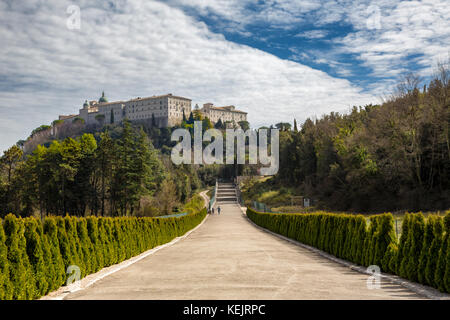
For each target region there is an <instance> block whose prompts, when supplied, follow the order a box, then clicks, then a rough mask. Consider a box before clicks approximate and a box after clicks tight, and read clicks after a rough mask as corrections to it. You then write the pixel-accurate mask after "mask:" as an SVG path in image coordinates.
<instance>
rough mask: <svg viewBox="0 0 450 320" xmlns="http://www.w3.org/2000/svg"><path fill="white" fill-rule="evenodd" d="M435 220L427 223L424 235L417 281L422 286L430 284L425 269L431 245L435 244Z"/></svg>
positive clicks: (428, 220)
mask: <svg viewBox="0 0 450 320" xmlns="http://www.w3.org/2000/svg"><path fill="white" fill-rule="evenodd" d="M433 239H434V234H433V219H427V221H426V223H425V230H424V234H423V243H422V250H421V252H420V257H419V266H418V272H417V280H418V281H419V282H420V283H422V284H429V283H428V282H427V279H426V278H425V269H426V267H427V262H428V251H429V250H430V247H431V243H432V242H433Z"/></svg>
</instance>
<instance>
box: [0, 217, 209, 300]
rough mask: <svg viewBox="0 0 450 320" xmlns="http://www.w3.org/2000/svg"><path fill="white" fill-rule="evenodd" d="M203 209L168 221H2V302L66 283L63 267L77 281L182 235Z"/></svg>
mask: <svg viewBox="0 0 450 320" xmlns="http://www.w3.org/2000/svg"><path fill="white" fill-rule="evenodd" d="M205 216H206V209H202V210H200V211H197V212H194V213H189V214H187V215H185V216H180V217H172V218H161V217H160V218H147V217H145V218H136V217H126V218H123V217H121V218H97V217H87V218H76V217H69V216H66V217H64V218H62V217H47V218H45V219H44V221H43V223H41V221H39V220H37V219H35V218H17V217H15V216H14V215H12V214H9V215H7V216H6V217H5V220H4V221H2V220H1V219H0V299H1V300H6V299H8V300H10V299H15V300H16V299H17V300H23V299H37V298H39V297H41V296H43V295H46V294H47V293H49V292H50V291H52V290H55V289H57V288H59V287H61V286H62V285H64V284H65V283H66V280H67V276H68V275H67V274H66V270H67V267H68V266H70V265H76V266H78V267H79V268H80V270H81V277H84V276H86V275H88V274H90V273H94V272H96V271H98V270H100V269H101V268H103V267H107V266H110V265H113V264H116V263H119V262H121V261H124V260H125V259H127V258H130V257H132V256H135V255H138V254H140V253H142V252H144V251H146V250H149V249H151V248H154V247H156V246H158V245H161V244H163V243H166V242H169V241H171V240H172V239H174V238H176V237H179V236H181V235H183V234H185V233H186V232H187V231H189V230H190V229H192V228H193V227H195V226H196V225H198V224H199V223H200V222H201V221H202V220H203V219H204V218H205Z"/></svg>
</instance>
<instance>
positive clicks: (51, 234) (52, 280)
mask: <svg viewBox="0 0 450 320" xmlns="http://www.w3.org/2000/svg"><path fill="white" fill-rule="evenodd" d="M44 239H45V241H46V242H47V243H48V245H49V248H50V255H51V259H48V260H46V261H47V263H50V264H51V266H50V270H53V273H52V274H51V275H50V277H49V281H48V282H49V286H50V287H49V289H50V290H55V289H57V288H59V287H60V286H62V285H63V284H64V282H65V281H66V269H65V266H64V260H63V258H62V255H61V251H60V244H59V238H58V228H57V226H56V219H55V218H45V220H44Z"/></svg>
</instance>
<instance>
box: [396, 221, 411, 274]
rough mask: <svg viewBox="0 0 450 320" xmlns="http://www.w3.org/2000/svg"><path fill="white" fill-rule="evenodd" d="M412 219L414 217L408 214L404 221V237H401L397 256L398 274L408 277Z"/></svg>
mask: <svg viewBox="0 0 450 320" xmlns="http://www.w3.org/2000/svg"><path fill="white" fill-rule="evenodd" d="M411 219H412V215H411V214H410V213H407V214H406V215H405V218H404V219H403V224H402V235H401V236H400V244H399V248H398V256H397V274H398V275H400V276H401V277H406V276H407V272H406V264H407V262H408V254H409V252H411V231H410V229H411V227H410V224H411Z"/></svg>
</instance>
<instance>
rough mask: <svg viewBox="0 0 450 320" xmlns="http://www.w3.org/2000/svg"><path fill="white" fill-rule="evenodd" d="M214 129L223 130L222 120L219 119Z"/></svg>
mask: <svg viewBox="0 0 450 320" xmlns="http://www.w3.org/2000/svg"><path fill="white" fill-rule="evenodd" d="M214 128H216V129H223V122H222V119H220V118H219V121H217V122H216V124H215V125H214Z"/></svg>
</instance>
